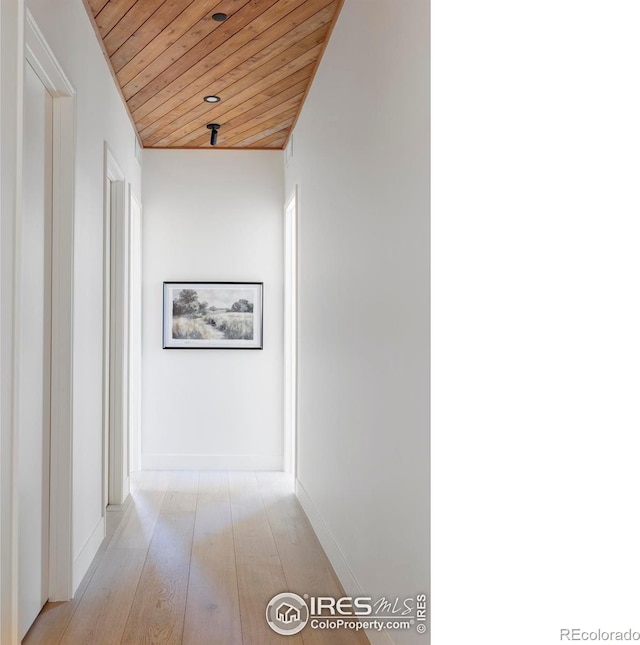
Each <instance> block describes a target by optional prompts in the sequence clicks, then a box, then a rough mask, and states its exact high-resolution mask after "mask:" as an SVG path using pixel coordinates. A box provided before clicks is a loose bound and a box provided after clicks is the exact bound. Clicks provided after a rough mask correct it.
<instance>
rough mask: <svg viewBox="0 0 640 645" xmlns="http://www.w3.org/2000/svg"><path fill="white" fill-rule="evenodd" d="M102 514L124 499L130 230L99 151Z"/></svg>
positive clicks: (121, 180) (114, 169)
mask: <svg viewBox="0 0 640 645" xmlns="http://www.w3.org/2000/svg"><path fill="white" fill-rule="evenodd" d="M104 168H105V176H104V179H105V181H104V186H105V193H104V291H103V293H104V310H103V311H104V316H103V441H104V455H103V463H104V470H105V472H104V477H103V514H104V512H105V509H106V507H107V506H108V505H112V506H113V505H119V504H123V503H124V502H125V500H126V499H127V497H128V495H129V433H128V427H129V423H128V395H127V391H128V384H129V383H128V381H129V379H128V368H129V361H128V331H129V324H128V320H129V316H128V309H129V306H128V291H129V289H128V287H129V279H128V274H129V253H128V243H129V227H128V217H127V209H126V189H125V188H126V184H125V176H124V173H123V172H122V170H121V169H120V166H119V165H118V163H117V161H116V160H115V158H114V156H113V154H112V152H111V150H110V148H109V145H108V144H107V143H106V142H105V145H104Z"/></svg>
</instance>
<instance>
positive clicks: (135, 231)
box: [127, 184, 142, 471]
mask: <svg viewBox="0 0 640 645" xmlns="http://www.w3.org/2000/svg"><path fill="white" fill-rule="evenodd" d="M134 298H135V299H136V302H134ZM129 325H130V327H129V348H128V356H129V374H128V376H129V386H128V388H127V390H128V396H129V403H128V406H129V468H128V470H129V471H132V470H135V471H138V470H141V469H142V425H141V407H142V406H141V400H140V396H141V374H142V204H141V203H140V199H139V198H138V197H136V195H135V194H134V192H133V188H132V187H131V184H129Z"/></svg>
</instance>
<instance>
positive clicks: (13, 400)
mask: <svg viewBox="0 0 640 645" xmlns="http://www.w3.org/2000/svg"><path fill="white" fill-rule="evenodd" d="M0 40H1V41H2V67H1V68H0V69H1V72H0V80H1V85H0V88H1V89H0V113H1V119H0V121H1V126H0V127H1V130H0V132H1V141H2V144H1V146H0V148H1V154H2V164H1V167H2V174H1V183H0V194H1V201H0V203H1V214H2V220H1V222H2V224H1V225H2V236H1V238H2V247H1V253H2V262H1V264H0V266H1V271H2V274H1V290H2V296H1V297H2V302H3V307H2V311H1V314H0V329H1V344H0V353H1V358H2V360H1V363H2V372H1V376H2V387H1V390H0V397H1V406H0V407H1V408H2V414H1V417H0V419H1V427H0V476H1V485H0V489H1V490H2V499H1V500H0V502H1V503H0V581H1V582H0V641H1V642H2V643H3V645H4V643H6V644H7V645H17V640H18V568H17V567H18V565H17V563H18V549H19V535H18V499H19V494H18V493H19V491H18V485H17V477H18V467H17V460H18V449H19V446H18V436H19V435H18V429H19V428H18V423H19V419H18V418H17V414H16V413H17V400H18V391H17V389H18V388H17V383H18V376H19V375H18V361H17V360H16V359H17V356H16V347H17V345H18V340H19V335H20V321H19V320H18V312H19V311H20V290H19V289H18V288H17V286H18V284H19V282H20V257H19V248H20V221H21V215H22V213H21V206H22V205H21V194H22V148H23V136H22V132H23V115H22V106H23V92H24V64H25V60H28V61H29V64H30V65H31V66H32V67H33V69H34V70H35V72H36V74H37V75H38V77H39V78H40V80H41V81H42V83H43V85H44V86H45V87H46V88H47V90H48V91H49V93H50V94H51V95H52V97H53V121H54V123H53V129H54V134H53V154H54V164H53V167H54V171H53V178H52V179H53V184H52V189H53V201H52V228H53V231H52V237H53V239H52V257H51V261H52V267H51V270H52V287H51V288H52V294H51V295H52V299H53V303H54V305H53V307H52V312H51V314H52V320H51V325H52V356H51V360H52V363H51V398H52V409H51V445H52V448H51V456H50V459H51V470H50V480H51V481H50V505H51V509H50V510H51V512H50V542H49V546H50V555H49V566H50V573H49V598H50V599H51V600H68V599H69V598H70V597H71V594H72V591H73V590H72V566H73V561H72V542H71V540H72V533H71V526H72V515H71V513H72V503H71V502H72V497H71V483H72V448H71V446H72V435H73V428H72V420H73V419H72V401H73V399H72V396H73V390H72V384H73V374H72V365H73V356H72V351H73V226H74V171H75V167H74V164H75V162H74V158H75V91H74V89H73V87H72V85H71V84H70V83H69V81H68V79H67V77H66V76H65V74H64V72H63V71H62V69H61V67H60V66H59V64H58V63H57V61H56V59H55V56H54V55H53V53H52V52H51V49H50V48H49V47H48V45H47V43H46V41H45V39H44V38H43V36H42V33H41V32H40V30H39V29H38V27H37V25H36V23H35V21H34V20H33V18H32V16H31V15H30V14H29V13H28V12H25V8H24V2H23V0H7V1H6V2H2V4H1V5H0Z"/></svg>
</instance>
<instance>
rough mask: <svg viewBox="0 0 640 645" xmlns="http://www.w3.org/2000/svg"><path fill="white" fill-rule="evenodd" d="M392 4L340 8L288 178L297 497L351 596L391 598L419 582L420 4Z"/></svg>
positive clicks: (423, 282) (424, 572) (425, 111)
mask: <svg viewBox="0 0 640 645" xmlns="http://www.w3.org/2000/svg"><path fill="white" fill-rule="evenodd" d="M397 4H398V3H396V2H393V1H392V0H347V1H346V3H345V5H344V8H343V9H342V13H341V15H340V17H339V19H338V22H337V25H336V28H335V30H334V32H333V35H332V36H331V40H330V42H329V45H328V47H327V50H326V53H325V55H324V58H323V60H322V63H321V65H320V68H319V71H318V74H317V76H316V78H315V81H314V83H313V86H312V89H311V91H310V93H309V96H308V98H307V101H306V104H305V106H304V109H303V111H302V114H301V117H300V119H299V121H298V123H297V126H296V128H295V132H294V136H293V158H292V159H291V161H290V163H289V166H288V167H287V168H286V170H285V176H286V193H285V194H286V195H287V196H289V195H290V194H291V192H292V190H293V188H294V186H295V184H298V187H299V258H300V260H299V262H300V268H299V281H300V282H299V431H298V446H299V447H298V458H299V462H298V474H297V476H298V481H299V496H300V499H301V501H302V502H303V505H304V507H305V510H307V512H308V514H309V515H310V517H311V519H312V522H313V524H314V527H315V529H316V531H317V532H318V533H319V535H320V537H321V540H322V541H323V544H324V546H325V548H326V550H327V551H328V553H329V555H330V557H331V558H332V561H333V564H334V566H335V568H336V569H337V572H338V574H339V576H340V577H341V580H342V582H343V584H344V586H345V588H346V591H347V592H348V593H358V592H359V591H362V592H364V593H365V594H367V595H373V596H383V595H384V596H386V597H389V596H409V595H412V594H416V593H418V592H421V591H422V592H426V591H427V588H428V585H429V564H428V561H429V520H428V517H429V501H428V500H429V492H428V488H429V452H428V425H429V403H428V396H429V382H428V369H429V308H428V306H429V305H428V303H429V190H428V182H429V104H428V98H429V97H428V86H429V60H428V56H429V39H428V33H429V31H428V29H429V26H428V15H429V6H428V3H427V2H424V1H423V0H407V1H406V2H403V3H402V11H398V7H397ZM390 637H391V638H392V639H393V641H394V642H395V643H398V644H400V643H413V642H416V643H425V642H426V640H425V637H423V636H419V635H418V634H417V633H416V631H411V632H406V633H403V632H393V633H391V634H390ZM381 638H382V637H381V636H380V635H375V634H372V635H371V639H372V642H374V643H375V642H388V641H385V640H381Z"/></svg>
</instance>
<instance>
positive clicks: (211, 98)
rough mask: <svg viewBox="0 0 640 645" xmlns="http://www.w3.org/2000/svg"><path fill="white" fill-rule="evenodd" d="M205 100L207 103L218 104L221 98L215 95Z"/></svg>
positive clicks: (206, 97)
mask: <svg viewBox="0 0 640 645" xmlns="http://www.w3.org/2000/svg"><path fill="white" fill-rule="evenodd" d="M204 100H205V101H206V102H207V103H217V102H218V101H219V100H220V97H219V96H213V94H212V95H211V96H205V97H204Z"/></svg>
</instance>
